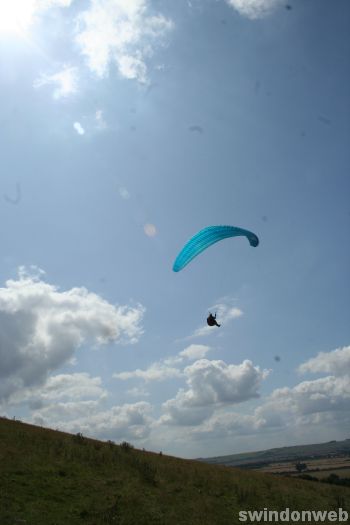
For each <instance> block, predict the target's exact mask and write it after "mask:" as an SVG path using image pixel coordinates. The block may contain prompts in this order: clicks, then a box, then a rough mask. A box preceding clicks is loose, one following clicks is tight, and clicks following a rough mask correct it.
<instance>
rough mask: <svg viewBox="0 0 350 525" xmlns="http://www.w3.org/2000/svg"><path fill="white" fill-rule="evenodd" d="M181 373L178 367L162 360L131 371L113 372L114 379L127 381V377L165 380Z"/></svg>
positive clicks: (180, 375)
mask: <svg viewBox="0 0 350 525" xmlns="http://www.w3.org/2000/svg"><path fill="white" fill-rule="evenodd" d="M182 376H183V374H182V372H181V371H180V370H179V369H178V368H174V367H171V366H167V365H166V364H164V363H163V362H161V361H159V362H157V363H153V364H152V365H151V366H149V367H148V368H146V369H145V370H141V369H139V368H138V369H137V370H133V371H131V372H119V373H115V374H113V377H114V378H115V379H121V380H122V381H127V380H128V379H135V378H139V379H143V380H144V381H165V380H167V379H171V378H173V377H182Z"/></svg>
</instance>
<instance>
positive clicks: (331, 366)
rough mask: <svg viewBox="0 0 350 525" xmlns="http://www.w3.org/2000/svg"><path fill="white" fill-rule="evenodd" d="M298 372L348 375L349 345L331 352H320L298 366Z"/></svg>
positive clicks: (349, 365)
mask: <svg viewBox="0 0 350 525" xmlns="http://www.w3.org/2000/svg"><path fill="white" fill-rule="evenodd" d="M299 372H301V373H306V372H311V373H313V374H315V373H322V372H325V373H330V374H334V375H339V376H341V375H345V374H347V375H350V346H344V347H343V348H337V349H336V350H332V351H331V352H320V353H319V354H318V355H317V356H316V357H313V358H312V359H309V361H307V362H306V363H303V364H301V365H300V366H299Z"/></svg>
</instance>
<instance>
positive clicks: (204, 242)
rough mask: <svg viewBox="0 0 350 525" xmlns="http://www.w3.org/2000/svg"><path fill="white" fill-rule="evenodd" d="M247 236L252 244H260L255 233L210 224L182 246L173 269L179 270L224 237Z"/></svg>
mask: <svg viewBox="0 0 350 525" xmlns="http://www.w3.org/2000/svg"><path fill="white" fill-rule="evenodd" d="M239 236H244V237H247V239H248V241H249V244H250V246H254V247H256V246H258V244H259V239H258V237H257V236H256V235H255V233H253V232H251V231H249V230H244V229H243V228H237V227H236V226H208V227H207V228H204V229H203V230H200V231H199V232H198V233H196V235H194V236H193V237H192V238H191V239H190V240H189V241H188V242H187V243H186V244H185V246H184V247H183V248H182V250H181V251H180V253H179V254H178V256H177V257H176V259H175V262H174V265H173V270H174V272H179V271H180V270H182V269H183V268H184V267H185V266H186V265H187V264H188V263H189V262H191V261H192V259H194V258H195V257H197V255H199V254H200V253H201V252H203V251H204V250H206V249H207V248H209V246H211V245H212V244H215V243H216V242H218V241H221V240H222V239H226V238H228V237H239Z"/></svg>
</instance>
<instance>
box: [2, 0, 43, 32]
mask: <svg viewBox="0 0 350 525" xmlns="http://www.w3.org/2000/svg"><path fill="white" fill-rule="evenodd" d="M34 9H35V5H34V0H0V35H1V34H17V35H21V34H24V33H26V32H27V31H28V29H29V26H30V24H31V22H32V20H33V14H34Z"/></svg>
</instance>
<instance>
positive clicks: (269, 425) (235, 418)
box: [180, 347, 350, 439]
mask: <svg viewBox="0 0 350 525" xmlns="http://www.w3.org/2000/svg"><path fill="white" fill-rule="evenodd" d="M347 349H348V347H344V348H341V349H338V350H335V351H334V350H333V351H331V352H328V353H327V352H325V353H320V354H318V356H317V357H315V358H313V359H310V360H309V361H308V362H307V363H305V364H303V365H301V367H300V368H301V370H302V371H312V372H325V371H332V372H334V375H330V376H327V377H323V378H318V379H315V380H313V381H303V382H301V383H299V384H297V385H295V386H294V387H291V388H289V387H284V388H278V389H276V390H274V391H273V392H272V393H271V394H270V395H269V396H268V397H267V398H265V400H264V401H263V403H262V404H261V405H260V406H258V407H257V408H256V409H255V410H253V412H252V413H251V414H244V415H242V414H239V413H235V412H227V411H225V412H223V411H220V410H219V411H215V412H214V411H213V412H212V413H211V414H210V417H208V418H207V419H206V420H205V421H203V422H199V424H198V425H197V426H196V428H193V429H191V435H192V437H193V438H194V439H199V438H202V437H205V438H212V439H215V438H217V437H221V438H224V437H229V436H234V435H242V434H251V435H254V434H259V435H261V433H264V432H294V433H303V432H304V430H305V429H307V431H308V432H312V431H313V432H314V433H316V432H318V429H324V428H325V427H327V426H328V428H329V427H332V428H334V429H335V428H337V429H339V431H341V430H342V433H343V434H344V433H346V432H348V431H349V428H350V415H349V406H350V377H349V372H348V369H347V366H348V364H347V363H348V361H347V357H348V350H347ZM344 369H345V371H344ZM180 415H181V414H180Z"/></svg>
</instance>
